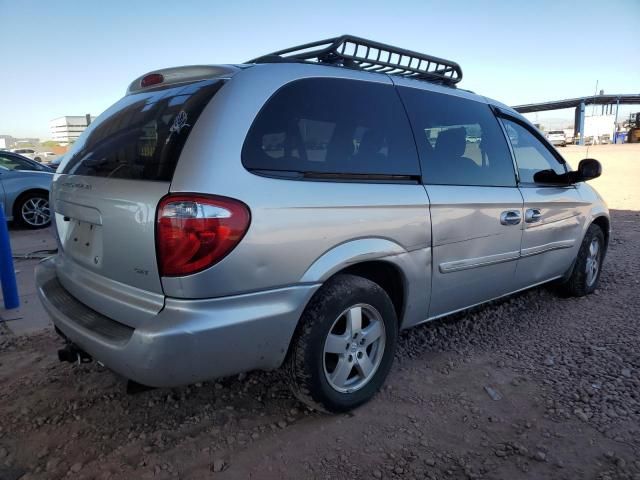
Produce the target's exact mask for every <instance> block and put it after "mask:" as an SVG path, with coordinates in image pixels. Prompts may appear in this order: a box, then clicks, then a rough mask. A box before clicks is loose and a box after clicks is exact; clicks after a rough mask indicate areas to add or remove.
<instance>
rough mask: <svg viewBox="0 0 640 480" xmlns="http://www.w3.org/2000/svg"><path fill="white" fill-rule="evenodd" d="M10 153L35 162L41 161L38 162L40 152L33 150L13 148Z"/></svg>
mask: <svg viewBox="0 0 640 480" xmlns="http://www.w3.org/2000/svg"><path fill="white" fill-rule="evenodd" d="M9 151H10V152H13V153H17V154H18V155H22V156H23V157H27V158H29V159H31V160H35V161H36V162H39V161H40V160H39V159H37V160H36V157H37V156H38V152H36V151H35V150H34V149H33V148H13V149H11V150H9Z"/></svg>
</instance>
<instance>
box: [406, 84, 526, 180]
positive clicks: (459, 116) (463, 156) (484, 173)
mask: <svg viewBox="0 0 640 480" xmlns="http://www.w3.org/2000/svg"><path fill="white" fill-rule="evenodd" d="M399 90H400V95H401V96H402V100H403V101H404V103H405V106H406V107H407V111H408V112H409V119H410V120H411V125H412V127H413V131H414V136H415V139H416V142H417V145H418V150H419V152H420V160H421V161H422V165H423V169H422V170H423V178H424V181H425V183H427V184H432V185H477V186H498V187H513V186H515V184H516V180H515V171H514V168H513V161H512V159H511V154H510V153H509V147H508V145H507V143H506V141H505V138H504V134H503V133H502V131H501V129H500V125H499V124H498V120H497V119H496V118H495V116H494V115H493V112H491V109H490V108H489V106H488V105H486V104H484V103H480V102H476V101H473V100H467V99H465V98H460V97H456V96H453V95H443V94H440V93H435V92H429V91H424V90H419V89H415V88H406V87H401V88H400V89H399Z"/></svg>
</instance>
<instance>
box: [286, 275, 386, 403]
mask: <svg viewBox="0 0 640 480" xmlns="http://www.w3.org/2000/svg"><path fill="white" fill-rule="evenodd" d="M300 322H301V324H300V327H299V329H298V331H297V332H296V335H295V337H294V339H293V341H292V345H291V351H290V352H289V356H288V358H287V367H286V368H287V370H288V373H289V383H290V386H291V388H292V390H293V392H294V394H295V395H296V396H297V397H298V398H299V399H300V400H301V401H303V402H305V403H306V404H308V405H310V406H311V407H313V408H316V409H319V410H325V411H329V412H344V411H347V410H351V409H353V408H355V407H357V406H359V405H361V404H363V403H365V402H367V401H368V400H369V399H371V397H373V396H374V395H375V393H376V392H377V391H378V389H379V388H380V387H381V386H382V384H383V383H384V381H385V379H386V377H387V374H388V373H389V370H390V368H391V364H392V362H393V356H394V352H395V348H396V341H397V337H398V321H397V317H396V313H395V309H394V306H393V303H392V302H391V299H390V298H389V296H388V295H387V293H386V292H385V291H384V290H383V289H382V288H381V287H380V286H379V285H378V284H376V283H374V282H371V281H370V280H367V279H365V278H362V277H358V276H355V275H346V274H340V275H337V276H335V277H334V278H332V279H330V280H329V281H328V282H327V283H326V284H325V285H323V286H322V287H321V289H320V290H318V292H317V293H316V294H315V295H314V297H313V298H312V300H311V302H310V303H309V305H308V306H307V308H306V309H305V311H304V313H303V314H302V318H301V319H300Z"/></svg>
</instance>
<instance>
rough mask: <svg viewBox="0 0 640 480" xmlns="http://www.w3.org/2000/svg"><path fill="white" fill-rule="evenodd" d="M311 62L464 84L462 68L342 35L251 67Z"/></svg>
mask: <svg viewBox="0 0 640 480" xmlns="http://www.w3.org/2000/svg"><path fill="white" fill-rule="evenodd" d="M273 61H280V62H287V61H289V62H311V63H321V64H330V65H337V66H342V67H349V68H357V69H360V70H366V71H369V72H377V73H387V74H390V75H401V76H404V77H410V78H415V79H419V80H426V81H429V82H434V83H440V84H444V85H449V86H453V85H455V84H456V83H458V82H459V81H460V80H462V69H461V68H460V65H458V64H457V63H455V62H452V61H450V60H445V59H442V58H438V57H434V56H431V55H427V54H424V53H418V52H414V51H411V50H406V49H403V48H399V47H394V46H391V45H386V44H384V43H379V42H374V41H372V40H366V39H364V38H359V37H355V36H353V35H342V36H340V37H335V38H327V39H325V40H319V41H316V42H310V43H305V44H303V45H298V46H295V47H289V48H285V49H283V50H278V51H277V52H273V53H271V54H268V55H264V56H262V57H258V58H255V59H253V60H250V61H249V62H247V63H266V62H273Z"/></svg>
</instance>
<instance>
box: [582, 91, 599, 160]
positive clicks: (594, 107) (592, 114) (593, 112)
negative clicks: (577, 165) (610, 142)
mask: <svg viewBox="0 0 640 480" xmlns="http://www.w3.org/2000/svg"><path fill="white" fill-rule="evenodd" d="M598 82H599V80H596V90H595V91H594V92H593V106H592V108H591V116H592V117H593V116H594V115H595V111H596V95H598ZM586 120H587V119H586V118H585V123H586ZM583 135H584V133H583ZM591 137H592V138H591V143H593V142H595V141H596V139H595V135H592V136H591ZM590 146H591V144H589V145H587V153H586V154H585V157H584V158H589V147H590Z"/></svg>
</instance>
